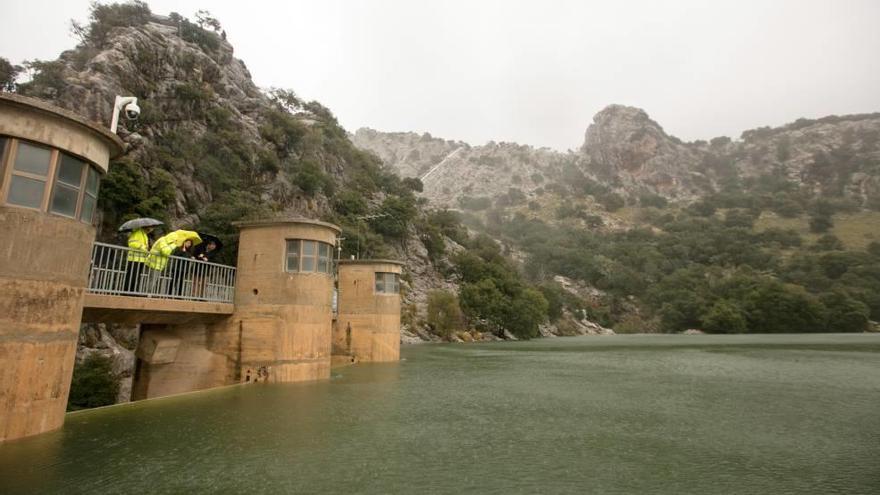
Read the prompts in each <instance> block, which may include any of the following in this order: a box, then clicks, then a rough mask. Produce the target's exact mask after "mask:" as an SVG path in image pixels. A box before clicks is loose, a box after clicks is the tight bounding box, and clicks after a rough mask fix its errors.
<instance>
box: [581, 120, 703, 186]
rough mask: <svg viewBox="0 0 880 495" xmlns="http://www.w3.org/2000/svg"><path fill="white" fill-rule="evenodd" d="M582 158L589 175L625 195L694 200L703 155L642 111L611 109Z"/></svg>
mask: <svg viewBox="0 0 880 495" xmlns="http://www.w3.org/2000/svg"><path fill="white" fill-rule="evenodd" d="M581 153H582V155H583V157H584V158H585V161H584V164H583V165H582V168H583V169H584V171H585V172H588V173H589V174H590V175H592V176H593V177H595V178H596V179H598V180H600V181H601V182H603V183H606V184H609V185H611V186H613V187H615V188H617V189H623V190H624V191H625V192H636V191H639V190H646V191H650V192H653V193H656V194H661V195H663V196H667V197H673V198H679V199H691V198H693V197H695V196H696V195H699V194H700V188H699V187H697V186H696V184H697V183H698V180H697V181H695V178H694V177H693V176H694V175H697V176H700V175H701V174H700V173H699V172H697V170H696V169H697V165H698V164H699V163H700V160H701V152H700V151H699V150H697V149H695V148H694V147H692V146H688V145H686V144H684V143H682V142H681V141H680V140H678V139H677V138H674V137H671V136H669V135H668V134H666V132H665V131H664V130H663V128H662V127H660V125H659V124H657V123H656V122H654V121H653V120H651V118H650V117H648V114H647V113H646V112H645V111H644V110H642V109H639V108H633V107H627V106H623V105H610V106H608V107H606V108H605V109H603V110H602V111H601V112H599V113H597V114H596V116H595V117H593V124H592V125H590V127H589V128H587V132H586V136H585V139H584V144H583V146H582V148H581Z"/></svg>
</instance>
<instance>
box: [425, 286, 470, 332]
mask: <svg viewBox="0 0 880 495" xmlns="http://www.w3.org/2000/svg"><path fill="white" fill-rule="evenodd" d="M427 321H428V326H429V327H430V328H431V331H432V332H434V334H436V335H439V336H441V337H443V338H445V339H447V340H448V339H449V338H450V337H451V336H452V334H453V333H454V332H456V331H458V330H461V329H462V328H463V327H464V325H463V315H462V313H461V308H460V307H459V304H458V298H457V297H456V296H455V294H453V293H452V292H449V291H445V290H433V291H431V292H429V293H428V314H427Z"/></svg>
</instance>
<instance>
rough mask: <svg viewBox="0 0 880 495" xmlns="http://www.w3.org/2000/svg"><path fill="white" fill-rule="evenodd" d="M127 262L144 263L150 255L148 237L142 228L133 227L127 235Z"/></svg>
mask: <svg viewBox="0 0 880 495" xmlns="http://www.w3.org/2000/svg"><path fill="white" fill-rule="evenodd" d="M128 248H129V249H130V251H129V252H128V261H129V263H146V261H147V257H149V255H150V238H149V237H147V233H146V232H145V231H144V229H134V230H133V231H132V232H131V234H129V235H128Z"/></svg>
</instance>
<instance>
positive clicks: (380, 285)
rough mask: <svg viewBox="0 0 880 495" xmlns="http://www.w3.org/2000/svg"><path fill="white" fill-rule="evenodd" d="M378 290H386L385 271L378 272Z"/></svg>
mask: <svg viewBox="0 0 880 495" xmlns="http://www.w3.org/2000/svg"><path fill="white" fill-rule="evenodd" d="M376 292H377V293H382V292H385V276H384V274H383V273H376Z"/></svg>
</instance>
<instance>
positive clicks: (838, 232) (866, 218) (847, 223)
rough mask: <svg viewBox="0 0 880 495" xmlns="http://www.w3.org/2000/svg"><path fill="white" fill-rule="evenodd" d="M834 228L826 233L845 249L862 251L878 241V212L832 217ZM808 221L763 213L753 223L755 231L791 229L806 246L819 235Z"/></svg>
mask: <svg viewBox="0 0 880 495" xmlns="http://www.w3.org/2000/svg"><path fill="white" fill-rule="evenodd" d="M832 219H833V221H834V227H832V228H831V230H829V231H828V233H830V234H834V235H835V236H837V238H838V239H840V241H841V242H843V245H844V246H845V247H846V248H847V249H853V250H864V249H865V248H866V247H867V246H868V244H870V243H871V242H873V241H880V212H876V211H860V212H857V213H838V214H836V215H834V216H833V217H832ZM809 223H810V219H809V217H807V216H806V215H802V216H799V217H796V218H784V217H781V216H779V215H776V214H775V213H770V212H766V211H765V212H764V213H762V214H761V216H760V218H758V220H757V221H756V222H755V231H757V232H761V231H764V230H767V229H770V228H774V227H775V228H778V229H792V230H794V231H796V232H797V233H798V234H800V235H801V237H802V238H803V239H804V242H805V243H807V244H812V243H814V242H816V239H818V238H819V236H820V234H814V233H813V232H810V225H809Z"/></svg>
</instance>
